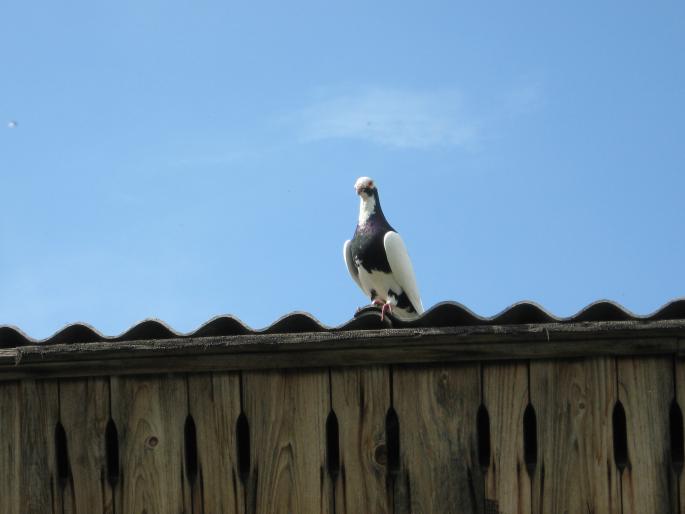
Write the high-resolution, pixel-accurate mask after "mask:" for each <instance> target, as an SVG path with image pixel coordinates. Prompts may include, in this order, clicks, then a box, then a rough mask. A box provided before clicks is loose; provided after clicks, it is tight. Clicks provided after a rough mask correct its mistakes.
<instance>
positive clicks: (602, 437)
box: [530, 358, 646, 514]
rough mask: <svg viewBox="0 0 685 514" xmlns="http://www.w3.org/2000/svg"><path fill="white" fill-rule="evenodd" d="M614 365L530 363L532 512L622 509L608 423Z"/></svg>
mask: <svg viewBox="0 0 685 514" xmlns="http://www.w3.org/2000/svg"><path fill="white" fill-rule="evenodd" d="M615 368H616V366H615V361H614V360H613V359H612V358H593V359H574V360H568V361H566V360H565V361H540V362H537V361H533V362H531V363H530V390H531V402H532V404H533V406H534V407H535V409H536V414H537V423H538V463H537V466H536V471H535V475H534V477H533V512H534V513H536V514H543V513H545V514H546V513H557V512H602V513H607V514H614V513H615V514H620V512H621V501H620V489H619V476H618V469H617V468H616V464H615V462H614V456H613V450H612V449H613V438H612V434H613V432H612V423H611V420H612V412H613V407H614V404H615V402H616V397H617V396H616V395H617V393H616V369H615ZM643 512H646V511H643Z"/></svg>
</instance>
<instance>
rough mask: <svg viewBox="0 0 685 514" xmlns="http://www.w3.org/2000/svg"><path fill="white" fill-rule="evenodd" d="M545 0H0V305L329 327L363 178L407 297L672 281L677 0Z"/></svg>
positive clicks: (649, 290)
mask: <svg viewBox="0 0 685 514" xmlns="http://www.w3.org/2000/svg"><path fill="white" fill-rule="evenodd" d="M552 4H557V5H555V6H553V5H552ZM560 4H561V2H537V3H531V2H498V3H495V2H487V3H484V2H477V3H474V2H469V3H467V2H455V1H449V2H443V3H436V2H427V1H422V2H413V3H408V2H396V1H395V2H380V1H378V2H366V1H365V2H355V1H347V2H337V3H335V4H333V3H325V2H297V1H295V2H241V3H237V2H225V1H221V2H219V1H214V0H207V1H195V2H190V1H186V2H178V1H164V2H162V1H155V0H149V1H144V2H141V1H127V0H123V1H118V2H108V3H105V2H85V1H81V0H79V1H67V2H44V1H40V2H38V3H36V2H6V3H5V4H4V5H3V7H2V13H1V17H0V28H1V31H2V38H3V44H2V46H0V121H1V122H2V124H1V125H0V191H1V200H0V235H1V242H0V245H1V246H0V324H3V323H5V324H12V325H17V326H19V327H20V328H22V329H23V330H24V331H26V332H27V333H28V334H29V335H31V336H33V337H46V336H48V335H50V334H52V333H53V332H55V331H56V330H58V329H59V328H61V327H62V326H63V325H64V324H66V323H70V322H76V321H83V322H86V323H89V324H92V325H93V326H95V327H96V328H97V329H98V330H100V331H102V332H104V333H105V334H109V335H115V334H118V333H120V332H122V331H124V330H125V329H127V328H128V327H129V326H130V325H132V324H133V323H135V322H137V321H139V320H141V319H144V318H149V317H155V318H159V319H162V320H164V321H165V322H167V323H168V324H169V325H170V326H171V327H172V328H174V329H177V330H180V331H190V330H194V329H195V328H197V327H198V326H199V325H201V324H202V323H204V322H205V321H206V320H208V319H209V318H211V317H213V316H215V315H218V314H233V315H236V316H238V317H239V318H241V319H242V320H244V321H245V322H246V323H248V324H249V325H251V326H253V327H255V328H259V327H264V326H266V325H269V324H270V323H271V322H273V321H274V320H276V319H277V318H278V317H280V316H281V315H284V314H286V313H288V312H291V311H294V310H304V311H308V312H311V313H312V314H313V315H314V316H315V317H317V318H318V319H320V320H321V321H322V322H324V323H326V324H331V325H337V324H340V323H342V322H344V321H346V320H348V319H349V318H350V317H351V316H352V314H353V313H354V311H355V309H356V308H357V307H358V306H361V305H364V304H365V303H367V300H366V299H365V298H364V297H363V295H362V293H361V292H360V291H359V290H358V289H357V287H356V285H355V284H354V283H353V282H352V280H351V279H350V277H349V276H348V274H347V270H346V267H345V265H344V263H343V259H342V245H343V242H344V241H345V240H346V239H348V238H350V237H351V236H352V233H353V231H354V227H355V223H356V218H357V212H358V198H357V196H356V195H355V193H354V190H353V184H354V181H355V179H356V178H357V177H358V176H362V175H368V176H371V177H373V178H374V179H375V180H376V182H377V183H378V186H379V191H380V195H381V200H382V204H383V208H384V211H385V213H386V215H387V217H388V219H389V221H390V222H391V224H392V225H393V226H394V227H395V228H396V229H397V230H398V232H399V233H400V234H401V235H402V236H403V238H404V241H405V243H406V244H407V247H408V249H409V253H410V255H411V257H412V260H413V261H414V267H415V270H416V274H417V279H418V283H419V288H420V291H421V296H422V298H423V303H424V305H425V306H426V307H429V306H431V305H433V304H435V303H436V302H439V301H442V300H455V301H459V302H461V303H463V304H465V305H466V306H468V307H469V308H471V309H472V310H474V311H475V312H477V313H479V314H481V315H493V314H495V313H497V312H499V311H501V310H502V309H504V308H506V307H507V306H508V305H510V304H512V303H514V302H516V301H519V300H533V301H536V302H539V303H540V304H542V305H543V306H544V307H545V308H547V309H548V310H550V311H551V312H552V313H555V314H557V315H564V316H567V315H571V314H573V313H575V312H576V311H578V310H579V309H581V308H582V307H584V306H585V305H587V304H588V303H590V302H592V301H594V300H598V299H613V300H616V301H618V302H620V303H621V304H623V305H624V306H626V307H627V308H628V309H631V310H632V311H634V312H636V313H638V314H646V313H649V312H651V311H653V310H655V309H656V308H658V307H659V306H660V305H662V304H664V303H666V302H667V301H668V300H671V299H673V298H676V297H681V296H683V295H685V276H684V273H683V270H684V269H685V267H684V263H685V237H684V226H685V209H684V205H683V203H684V200H685V64H683V63H684V62H685V61H684V60H683V59H684V57H683V56H684V55H685V3H684V2H682V1H673V2H589V1H583V2H564V3H563V4H564V5H560ZM13 120H14V121H16V122H17V125H16V126H12V125H13V124H12V123H10V122H11V121H13Z"/></svg>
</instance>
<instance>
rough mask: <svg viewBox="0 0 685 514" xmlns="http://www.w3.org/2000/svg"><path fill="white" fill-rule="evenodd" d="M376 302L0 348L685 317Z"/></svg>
mask: <svg viewBox="0 0 685 514" xmlns="http://www.w3.org/2000/svg"><path fill="white" fill-rule="evenodd" d="M378 313H379V310H378V309H377V308H376V307H371V306H370V307H366V308H364V309H361V310H360V311H359V312H357V313H356V314H355V316H354V317H353V318H352V319H351V320H349V321H348V322H346V323H343V324H342V325H339V326H337V327H328V326H326V325H323V324H322V323H320V322H319V321H318V320H317V319H316V318H314V317H313V316H312V315H311V314H308V313H306V312H292V313H290V314H287V315H285V316H283V317H281V318H279V319H278V320H276V321H275V322H274V323H273V324H271V325H270V326H268V327H266V328H264V329H259V330H258V329H252V328H250V327H248V326H247V325H245V324H244V323H243V322H242V321H240V320H239V319H238V318H236V317H234V316H216V317H214V318H212V319H210V320H209V321H207V322H206V323H205V324H204V325H202V326H201V327H199V328H198V329H197V330H195V331H193V332H189V333H181V332H177V331H175V330H173V329H172V328H171V327H169V326H168V325H167V324H166V323H164V322H163V321H160V320H156V319H147V320H143V321H141V322H140V323H137V324H135V325H134V326H132V327H131V328H129V329H128V330H126V331H125V332H123V333H122V334H120V335H118V336H105V335H103V334H101V333H100V332H98V331H97V330H96V329H95V328H93V327H92V326H90V325H88V324H85V323H73V324H70V325H67V326H65V327H64V328H62V329H61V330H59V331H57V332H56V333H55V334H53V335H52V336H50V337H48V338H46V339H33V338H31V337H29V336H28V335H26V334H25V333H24V332H23V331H22V330H21V329H19V328H17V327H14V326H10V325H2V326H0V348H12V347H17V346H26V345H36V344H40V345H43V344H48V345H49V344H63V343H90V342H103V341H133V340H141V339H174V338H184V337H214V336H233V335H241V334H290V333H299V332H324V331H328V332H331V331H342V330H377V329H380V328H385V327H387V328H391V327H394V328H414V327H426V328H427V327H458V326H473V325H512V324H534V323H581V322H593V321H658V320H674V319H685V298H678V299H675V300H672V301H670V302H668V303H666V304H665V305H663V306H662V307H661V308H659V309H657V310H656V311H654V312H653V313H651V314H647V315H638V314H634V313H632V312H630V311H629V310H628V309H626V308H625V307H623V306H621V305H620V304H618V303H616V302H613V301H610V300H599V301H596V302H593V303H591V304H590V305H588V306H587V307H585V308H584V309H581V310H580V311H579V312H577V313H576V314H574V315H573V316H569V317H565V318H564V317H558V316H555V315H553V314H551V313H550V312H548V311H547V310H545V309H544V308H543V307H541V306H540V305H538V304H537V303H534V302H527V301H523V302H518V303H515V304H513V305H511V306H509V307H507V308H506V309H504V310H503V311H502V312H500V313H498V314H495V315H494V316H491V317H484V316H479V315H478V314H476V313H474V312H473V311H471V310H470V309H469V308H468V307H465V306H464V305H462V304H460V303H457V302H440V303H437V304H435V305H434V306H433V307H431V308H430V309H429V310H427V311H426V312H425V313H424V314H423V315H422V316H421V317H420V318H418V319H416V320H413V321H402V320H399V319H397V318H395V317H393V316H390V319H388V318H387V317H386V319H385V321H383V322H381V320H380V316H379V315H378Z"/></svg>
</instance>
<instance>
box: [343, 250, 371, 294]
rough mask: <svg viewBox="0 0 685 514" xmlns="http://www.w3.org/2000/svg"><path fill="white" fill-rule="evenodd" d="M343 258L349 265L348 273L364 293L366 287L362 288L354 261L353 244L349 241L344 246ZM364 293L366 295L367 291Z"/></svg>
mask: <svg viewBox="0 0 685 514" xmlns="http://www.w3.org/2000/svg"><path fill="white" fill-rule="evenodd" d="M343 257H344V258H345V264H347V271H349V272H350V275H351V276H352V278H353V279H354V281H355V282H356V283H357V285H358V286H359V288H360V289H361V290H362V291H364V287H363V286H362V283H361V281H360V280H359V271H357V266H356V264H355V263H354V260H353V259H352V243H351V242H350V240H349V239H348V240H347V241H345V244H344V245H343ZM364 292H365V293H366V291H364Z"/></svg>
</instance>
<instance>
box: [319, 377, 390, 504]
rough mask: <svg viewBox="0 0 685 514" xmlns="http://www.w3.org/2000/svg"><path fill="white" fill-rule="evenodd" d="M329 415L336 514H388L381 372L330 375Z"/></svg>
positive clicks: (385, 388)
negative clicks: (336, 457) (334, 444)
mask: <svg viewBox="0 0 685 514" xmlns="http://www.w3.org/2000/svg"><path fill="white" fill-rule="evenodd" d="M331 390H332V391H331V393H332V400H333V410H334V411H335V413H336V415H337V417H338V423H339V434H340V437H339V441H340V476H339V477H338V479H337V480H336V484H335V485H336V489H335V500H336V510H335V512H336V514H346V513H347V514H357V513H360V512H373V513H374V514H385V513H390V512H392V491H389V490H388V488H387V486H386V482H387V447H386V441H385V416H386V414H387V412H388V409H389V408H390V376H389V370H388V368H387V367H375V368H336V369H333V370H331Z"/></svg>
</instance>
